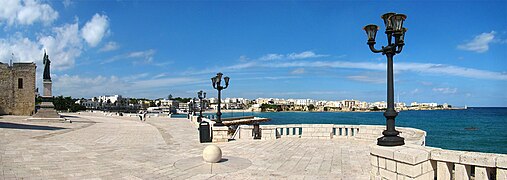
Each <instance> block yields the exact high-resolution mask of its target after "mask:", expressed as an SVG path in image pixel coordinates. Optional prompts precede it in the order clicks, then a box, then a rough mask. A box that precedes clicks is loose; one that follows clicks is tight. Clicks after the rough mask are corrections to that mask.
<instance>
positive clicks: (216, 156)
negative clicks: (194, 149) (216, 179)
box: [202, 145, 222, 163]
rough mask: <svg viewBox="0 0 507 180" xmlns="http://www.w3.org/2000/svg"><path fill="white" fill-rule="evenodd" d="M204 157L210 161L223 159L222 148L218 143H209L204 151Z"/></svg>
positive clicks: (214, 161) (215, 161)
mask: <svg viewBox="0 0 507 180" xmlns="http://www.w3.org/2000/svg"><path fill="white" fill-rule="evenodd" d="M202 158H203V159H204V161H206V162H208V163H217V162H218V161H220V160H222V150H221V149H220V148H219V147H218V146H216V145H209V146H206V147H205V148H204V150H203V151H202Z"/></svg>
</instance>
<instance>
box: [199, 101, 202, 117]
mask: <svg viewBox="0 0 507 180" xmlns="http://www.w3.org/2000/svg"><path fill="white" fill-rule="evenodd" d="M199 104H200V105H199V106H200V108H199V117H201V118H202V106H203V103H202V97H199Z"/></svg>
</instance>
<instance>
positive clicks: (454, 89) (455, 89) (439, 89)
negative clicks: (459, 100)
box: [433, 87, 458, 94]
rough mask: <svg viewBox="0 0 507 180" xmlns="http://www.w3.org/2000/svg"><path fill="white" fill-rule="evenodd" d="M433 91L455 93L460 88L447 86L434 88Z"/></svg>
mask: <svg viewBox="0 0 507 180" xmlns="http://www.w3.org/2000/svg"><path fill="white" fill-rule="evenodd" d="M433 91H435V92H440V93H443V94H454V93H456V92H457V91H458V88H449V87H446V88H433Z"/></svg>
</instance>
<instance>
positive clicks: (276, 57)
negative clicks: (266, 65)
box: [259, 54, 284, 61]
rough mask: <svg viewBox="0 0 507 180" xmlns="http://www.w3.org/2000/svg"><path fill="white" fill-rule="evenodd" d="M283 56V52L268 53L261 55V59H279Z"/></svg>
mask: <svg viewBox="0 0 507 180" xmlns="http://www.w3.org/2000/svg"><path fill="white" fill-rule="evenodd" d="M282 58H284V55H283V54H266V55H264V56H262V57H260V58H259V59H260V60H262V61H268V60H277V59H282Z"/></svg>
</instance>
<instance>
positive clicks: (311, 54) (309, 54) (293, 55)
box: [287, 51, 329, 59]
mask: <svg viewBox="0 0 507 180" xmlns="http://www.w3.org/2000/svg"><path fill="white" fill-rule="evenodd" d="M326 56H329V55H324V54H315V53H314V52H313V51H305V52H301V53H290V54H287V58H288V59H306V58H318V57H326Z"/></svg>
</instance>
